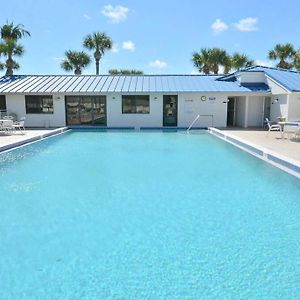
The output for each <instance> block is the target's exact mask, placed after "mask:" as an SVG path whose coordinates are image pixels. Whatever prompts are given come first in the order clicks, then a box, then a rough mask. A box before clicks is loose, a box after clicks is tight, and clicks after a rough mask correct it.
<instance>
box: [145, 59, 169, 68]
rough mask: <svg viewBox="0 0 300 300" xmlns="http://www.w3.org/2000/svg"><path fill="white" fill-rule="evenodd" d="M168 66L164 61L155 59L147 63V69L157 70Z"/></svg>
mask: <svg viewBox="0 0 300 300" xmlns="http://www.w3.org/2000/svg"><path fill="white" fill-rule="evenodd" d="M167 66H168V64H167V63H166V62H165V61H162V60H159V59H156V60H153V61H150V62H149V67H151V68H157V69H163V68H166V67H167Z"/></svg>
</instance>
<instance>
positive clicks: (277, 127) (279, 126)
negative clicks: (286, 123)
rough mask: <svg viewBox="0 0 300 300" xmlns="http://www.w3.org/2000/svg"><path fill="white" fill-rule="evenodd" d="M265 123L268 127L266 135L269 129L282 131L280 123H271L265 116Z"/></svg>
mask: <svg viewBox="0 0 300 300" xmlns="http://www.w3.org/2000/svg"><path fill="white" fill-rule="evenodd" d="M266 124H267V128H268V133H267V135H268V134H269V133H270V131H280V132H281V131H282V127H281V125H279V124H276V123H275V124H274V123H272V122H271V121H270V120H269V119H268V118H266Z"/></svg>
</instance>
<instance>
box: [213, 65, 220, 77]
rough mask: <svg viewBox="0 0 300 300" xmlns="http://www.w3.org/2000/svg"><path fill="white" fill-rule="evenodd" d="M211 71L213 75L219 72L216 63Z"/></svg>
mask: <svg viewBox="0 0 300 300" xmlns="http://www.w3.org/2000/svg"><path fill="white" fill-rule="evenodd" d="M213 72H214V74H215V75H218V73H219V66H218V65H214V66H213Z"/></svg>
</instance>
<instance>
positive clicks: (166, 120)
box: [163, 95, 178, 126]
mask: <svg viewBox="0 0 300 300" xmlns="http://www.w3.org/2000/svg"><path fill="white" fill-rule="evenodd" d="M177 110H178V96H177V95H164V97H163V126H177Z"/></svg>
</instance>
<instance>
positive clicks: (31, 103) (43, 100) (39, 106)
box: [25, 96, 53, 114]
mask: <svg viewBox="0 0 300 300" xmlns="http://www.w3.org/2000/svg"><path fill="white" fill-rule="evenodd" d="M25 104H26V114H53V98H52V96H25Z"/></svg>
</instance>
